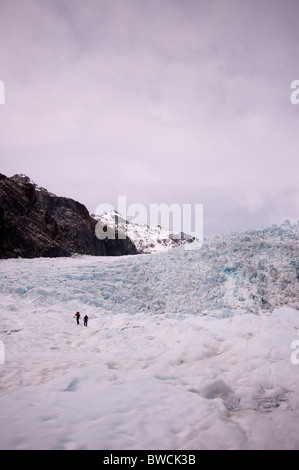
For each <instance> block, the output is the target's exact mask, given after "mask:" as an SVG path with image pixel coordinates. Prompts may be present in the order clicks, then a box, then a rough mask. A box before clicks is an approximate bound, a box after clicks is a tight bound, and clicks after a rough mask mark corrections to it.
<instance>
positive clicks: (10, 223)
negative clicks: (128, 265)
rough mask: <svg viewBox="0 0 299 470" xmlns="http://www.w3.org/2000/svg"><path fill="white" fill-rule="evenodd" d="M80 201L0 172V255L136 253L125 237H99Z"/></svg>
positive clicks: (116, 254)
mask: <svg viewBox="0 0 299 470" xmlns="http://www.w3.org/2000/svg"><path fill="white" fill-rule="evenodd" d="M95 226H96V221H95V220H94V219H93V218H92V217H91V216H90V214H89V213H88V210H87V209H86V207H85V206H84V205H83V204H80V203H79V202H77V201H74V200H73V199H70V198H65V197H57V196H55V195H54V194H52V193H49V192H48V191H47V190H46V189H44V188H41V187H39V186H37V185H36V184H34V183H33V182H32V181H31V180H30V179H29V178H28V177H27V176H25V175H15V176H13V177H11V178H8V177H6V176H4V175H2V174H0V258H16V257H24V258H35V257H58V256H71V255H73V254H85V255H94V256H119V255H126V254H136V253H137V250H136V248H135V245H134V244H133V243H132V242H131V241H130V240H129V239H126V240H108V239H107V240H99V239H98V238H97V237H96V235H95Z"/></svg>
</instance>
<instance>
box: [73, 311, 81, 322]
mask: <svg viewBox="0 0 299 470" xmlns="http://www.w3.org/2000/svg"><path fill="white" fill-rule="evenodd" d="M74 318H76V319H77V325H79V318H80V313H79V312H77V313H76V314H75V315H74Z"/></svg>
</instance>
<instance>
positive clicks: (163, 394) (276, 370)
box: [0, 224, 299, 449]
mask: <svg viewBox="0 0 299 470" xmlns="http://www.w3.org/2000/svg"><path fill="white" fill-rule="evenodd" d="M298 270H299V264H298V231H297V226H294V225H293V226H292V225H289V224H285V225H284V226H282V227H271V228H269V229H265V230H261V231H250V232H247V233H246V234H235V235H227V236H225V237H224V236H223V237H216V238H213V239H211V240H206V241H205V243H204V246H203V247H202V249H201V250H198V251H191V252H190V251H184V250H183V248H182V247H179V248H177V249H174V250H171V251H169V252H168V253H162V254H153V255H138V256H128V257H121V258H102V257H74V258H59V259H35V260H24V259H17V260H1V261H0V340H1V341H2V342H3V344H4V346H5V364H3V365H1V364H0V419H1V427H0V448H1V449H298V448H299V434H298V426H299V364H298V365H296V364H294V363H292V361H291V354H292V353H293V354H294V350H293V349H291V344H292V342H293V341H295V340H299V311H298V310H299V295H298V285H299V282H298ZM76 311H80V313H81V317H82V318H83V316H84V315H85V314H86V313H87V314H88V316H89V323H88V327H87V328H86V327H84V326H83V321H81V324H80V325H79V326H77V325H76V322H75V319H74V318H73V316H74V314H75V313H76ZM298 357H299V353H298Z"/></svg>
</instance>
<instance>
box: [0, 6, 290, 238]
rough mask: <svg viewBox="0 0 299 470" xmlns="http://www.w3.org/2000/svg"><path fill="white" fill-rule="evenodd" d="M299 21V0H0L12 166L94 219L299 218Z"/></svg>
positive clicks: (228, 222) (2, 110)
mask: <svg viewBox="0 0 299 470" xmlns="http://www.w3.org/2000/svg"><path fill="white" fill-rule="evenodd" d="M298 18H299V0H0V80H2V81H3V82H4V84H5V104H4V105H0V172H1V173H4V174H5V175H7V176H12V175H13V174H15V173H25V174H27V175H28V176H30V177H31V178H32V179H33V180H34V181H35V182H36V183H37V184H39V185H40V186H44V187H46V188H47V189H48V190H49V191H51V192H54V193H55V194H57V195H59V196H68V197H72V198H73V199H76V200H79V201H80V202H82V203H83V204H85V205H86V206H87V208H88V210H89V211H90V212H91V213H93V212H95V209H96V207H97V206H98V205H99V204H101V203H103V202H106V203H110V204H112V205H114V206H115V205H116V204H117V198H118V196H123V195H125V196H126V197H127V203H128V205H129V204H131V203H142V204H145V205H146V206H147V207H148V206H149V204H151V203H160V204H161V203H167V204H172V203H179V204H182V203H190V204H191V203H192V204H196V203H197V204H200V203H201V204H204V235H211V234H216V233H227V232H230V231H241V230H244V229H247V228H254V227H259V226H265V225H269V224H272V223H281V222H283V221H284V220H285V219H290V220H291V221H295V220H297V219H299V217H298V207H299V185H298V175H299V158H298V157H299V132H298V131H299V105H293V104H292V103H291V101H290V95H291V89H290V85H291V82H292V81H294V80H298V79H299V67H298V58H299V26H298ZM116 208H117V207H116Z"/></svg>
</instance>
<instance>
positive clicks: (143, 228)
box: [93, 210, 195, 253]
mask: <svg viewBox="0 0 299 470" xmlns="http://www.w3.org/2000/svg"><path fill="white" fill-rule="evenodd" d="M93 217H94V218H95V219H96V221H97V222H101V223H102V224H103V226H106V227H107V229H108V230H110V231H111V233H113V234H114V233H119V232H122V233H124V234H126V235H127V236H128V237H129V238H130V240H132V242H133V243H134V244H135V246H136V248H137V251H138V253H162V252H166V251H168V250H170V249H171V248H176V247H178V246H180V245H183V244H186V243H192V242H193V241H194V240H195V239H194V237H192V236H191V235H188V234H185V233H183V232H181V233H175V232H173V231H171V230H167V229H165V228H163V227H161V226H160V225H158V226H156V227H149V226H148V225H139V224H136V223H132V222H129V221H128V220H126V219H124V218H123V216H122V215H121V214H119V213H118V212H117V211H116V210H114V211H111V212H105V213H104V214H102V215H93Z"/></svg>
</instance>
